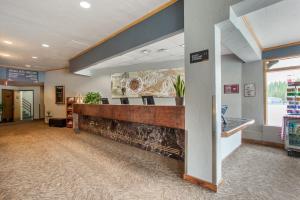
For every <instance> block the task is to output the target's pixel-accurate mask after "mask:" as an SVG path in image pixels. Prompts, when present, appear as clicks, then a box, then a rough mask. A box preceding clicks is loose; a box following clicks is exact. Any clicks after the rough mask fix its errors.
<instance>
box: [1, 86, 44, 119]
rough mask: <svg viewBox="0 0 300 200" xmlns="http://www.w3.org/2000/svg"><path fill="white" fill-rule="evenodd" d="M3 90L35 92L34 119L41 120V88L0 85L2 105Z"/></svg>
mask: <svg viewBox="0 0 300 200" xmlns="http://www.w3.org/2000/svg"><path fill="white" fill-rule="evenodd" d="M2 89H9V90H33V91H34V116H33V117H34V119H39V109H40V108H39V107H40V104H43V102H40V87H16V86H4V85H0V103H2Z"/></svg>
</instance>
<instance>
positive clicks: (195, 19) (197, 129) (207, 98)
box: [184, 0, 237, 190]
mask: <svg viewBox="0 0 300 200" xmlns="http://www.w3.org/2000/svg"><path fill="white" fill-rule="evenodd" d="M235 2H237V1H235ZM184 13H185V14H184V15H185V16H184V18H185V19H184V24H185V27H184V32H185V80H186V97H185V100H186V110H185V113H186V114H185V121H186V129H187V134H186V169H185V176H184V178H185V179H186V180H190V181H191V182H194V183H197V184H200V185H202V186H204V187H207V188H209V189H212V190H217V185H218V183H220V181H221V178H222V176H221V167H222V159H221V117H220V112H221V33H220V29H219V28H218V26H216V24H218V23H220V22H223V21H224V20H228V19H229V1H220V0H185V1H184ZM206 49H208V50H209V60H208V61H204V62H198V63H193V64H191V63H190V53H193V52H197V51H202V50H206Z"/></svg>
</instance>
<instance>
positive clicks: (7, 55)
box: [0, 53, 10, 57]
mask: <svg viewBox="0 0 300 200" xmlns="http://www.w3.org/2000/svg"><path fill="white" fill-rule="evenodd" d="M0 56H3V57H10V55H9V54H6V53H1V54H0Z"/></svg>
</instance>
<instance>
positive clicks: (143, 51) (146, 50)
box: [141, 49, 150, 54]
mask: <svg viewBox="0 0 300 200" xmlns="http://www.w3.org/2000/svg"><path fill="white" fill-rule="evenodd" d="M141 52H142V53H143V54H149V53H150V50H148V49H144V50H142V51H141Z"/></svg>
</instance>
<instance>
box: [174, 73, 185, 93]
mask: <svg viewBox="0 0 300 200" xmlns="http://www.w3.org/2000/svg"><path fill="white" fill-rule="evenodd" d="M173 86H174V89H175V91H176V96H177V97H184V94H185V83H184V80H183V79H181V77H180V75H178V76H177V77H176V81H175V82H173Z"/></svg>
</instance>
